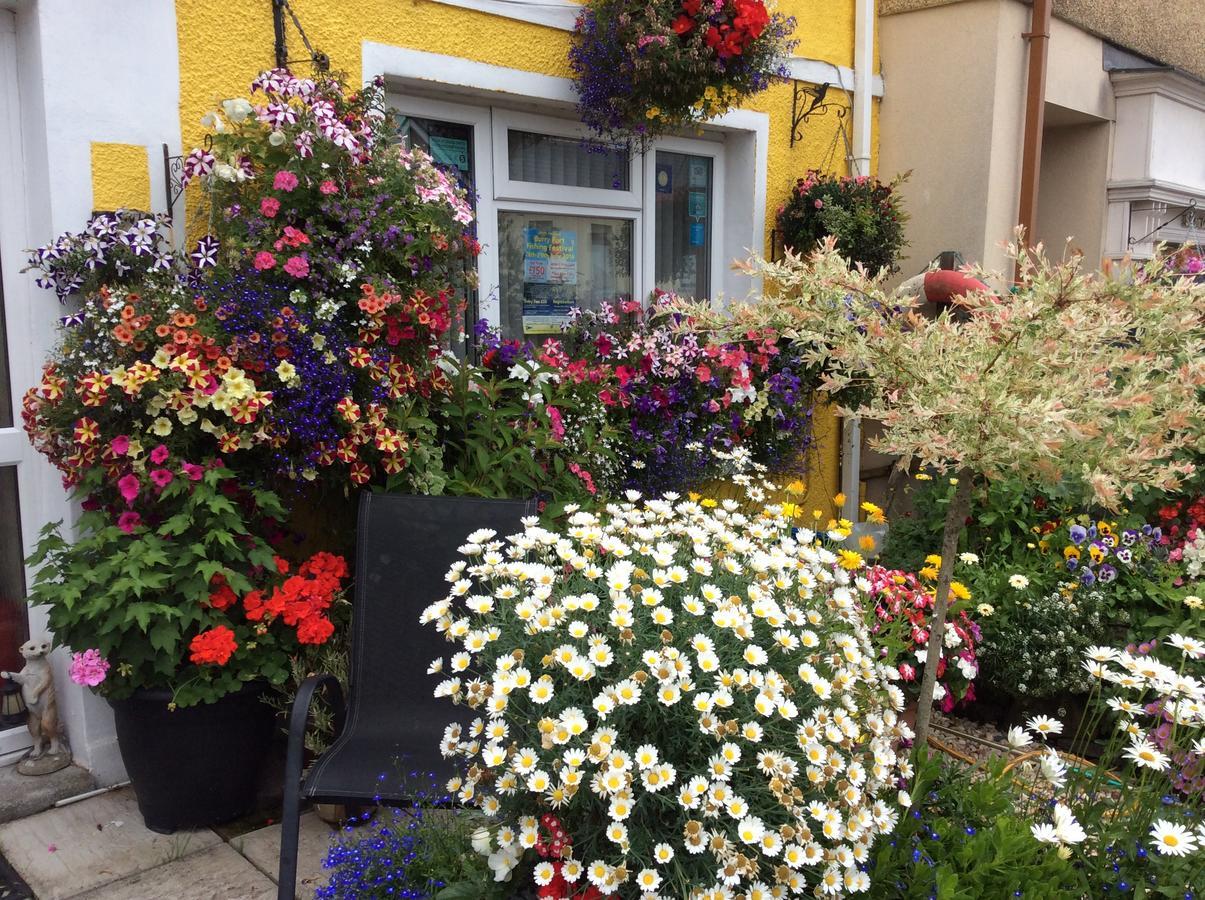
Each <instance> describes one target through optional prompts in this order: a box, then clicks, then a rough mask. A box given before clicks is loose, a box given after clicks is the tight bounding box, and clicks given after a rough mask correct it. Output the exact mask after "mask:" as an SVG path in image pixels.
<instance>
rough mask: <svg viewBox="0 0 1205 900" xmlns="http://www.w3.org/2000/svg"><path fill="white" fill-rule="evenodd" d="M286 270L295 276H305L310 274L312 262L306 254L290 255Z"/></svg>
mask: <svg viewBox="0 0 1205 900" xmlns="http://www.w3.org/2000/svg"><path fill="white" fill-rule="evenodd" d="M285 271H286V272H288V273H289V274H290V275H292V276H293V277H294V278H305V276H307V275H309V274H310V263H309V260H307V259H306V258H305V257H304V256H290V257H289V259H288V262H286V263H285Z"/></svg>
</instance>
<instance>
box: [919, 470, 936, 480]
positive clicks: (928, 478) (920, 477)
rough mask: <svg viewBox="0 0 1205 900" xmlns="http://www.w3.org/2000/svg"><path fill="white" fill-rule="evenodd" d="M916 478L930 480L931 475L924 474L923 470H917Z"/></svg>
mask: <svg viewBox="0 0 1205 900" xmlns="http://www.w3.org/2000/svg"><path fill="white" fill-rule="evenodd" d="M916 480H917V481H932V480H933V476H932V475H926V474H925V473H924V472H917V473H916Z"/></svg>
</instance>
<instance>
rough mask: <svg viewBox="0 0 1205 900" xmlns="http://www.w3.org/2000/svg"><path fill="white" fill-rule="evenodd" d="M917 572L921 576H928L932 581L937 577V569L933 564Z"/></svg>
mask: <svg viewBox="0 0 1205 900" xmlns="http://www.w3.org/2000/svg"><path fill="white" fill-rule="evenodd" d="M917 574H918V575H920V577H921V578H928V579H929V580H930V581H932V580H933V579H934V578H936V577H937V569H936V568H935V567H933V566H925V567H924V568H923V569H921V570H920V571H919V572H918V573H917Z"/></svg>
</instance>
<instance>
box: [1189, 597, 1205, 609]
mask: <svg viewBox="0 0 1205 900" xmlns="http://www.w3.org/2000/svg"><path fill="white" fill-rule="evenodd" d="M1184 605H1185V606H1187V607H1188V608H1189V609H1200V608H1201V607H1202V606H1205V600H1202V599H1201V598H1200V597H1198V596H1197V595H1196V594H1189V595H1188V596H1187V597H1185V598H1184Z"/></svg>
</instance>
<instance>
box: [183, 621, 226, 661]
mask: <svg viewBox="0 0 1205 900" xmlns="http://www.w3.org/2000/svg"><path fill="white" fill-rule="evenodd" d="M188 649H189V650H190V651H191V653H190V654H189V659H191V660H192V661H193V662H194V663H196V664H197V665H198V666H204V665H215V666H224V665H226V663H228V662H229V661H230V657H231V656H233V655H234V651H235V650H237V649H238V643H237V642H236V641H235V639H234V632H233V631H231V630H230V629H229V628H227V627H226V626H225V625H218V626H216V627H214V628H211V629H209V630H208V631H202V632H201V633H200V634H198V635H197V636H196V637H194V638H193V639H192V642H191V643H190V644H189V645H188Z"/></svg>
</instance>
